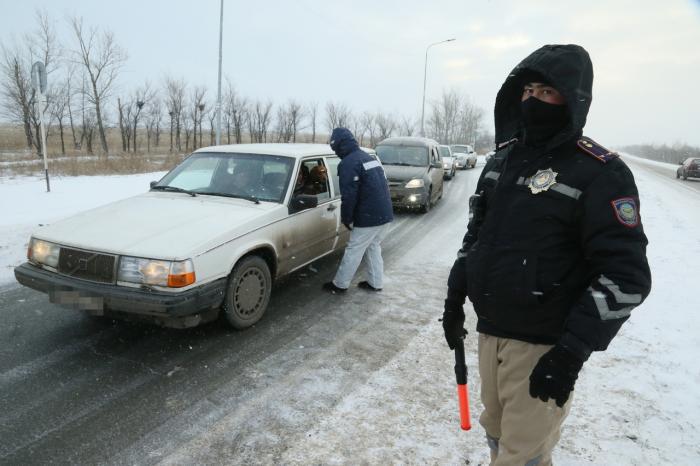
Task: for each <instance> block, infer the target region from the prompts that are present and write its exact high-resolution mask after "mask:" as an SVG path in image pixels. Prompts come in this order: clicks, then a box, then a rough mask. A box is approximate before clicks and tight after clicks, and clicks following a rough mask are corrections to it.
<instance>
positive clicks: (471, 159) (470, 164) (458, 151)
mask: <svg viewBox="0 0 700 466" xmlns="http://www.w3.org/2000/svg"><path fill="white" fill-rule="evenodd" d="M450 148H452V153H453V154H455V157H457V161H458V166H459V168H461V169H462V170H464V169H466V168H474V167H476V153H475V152H474V148H473V147H472V146H470V145H467V144H453V145H451V146H450Z"/></svg>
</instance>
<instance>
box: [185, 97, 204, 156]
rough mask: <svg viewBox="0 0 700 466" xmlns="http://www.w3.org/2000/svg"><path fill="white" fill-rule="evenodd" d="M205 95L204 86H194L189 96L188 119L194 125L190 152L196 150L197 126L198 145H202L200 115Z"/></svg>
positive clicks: (202, 110)
mask: <svg viewBox="0 0 700 466" xmlns="http://www.w3.org/2000/svg"><path fill="white" fill-rule="evenodd" d="M206 94H207V88H206V87H204V86H195V87H194V89H192V94H191V95H190V105H191V106H190V115H189V117H190V119H191V120H192V123H193V125H194V128H193V131H194V140H193V141H192V150H196V149H197V125H199V145H200V146H201V145H202V113H203V112H204V97H205V96H206Z"/></svg>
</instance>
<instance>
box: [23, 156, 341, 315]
mask: <svg viewBox="0 0 700 466" xmlns="http://www.w3.org/2000/svg"><path fill="white" fill-rule="evenodd" d="M339 161H340V160H339V159H338V157H336V156H335V154H333V152H332V151H331V149H330V147H329V146H327V145H322V144H243V145H232V146H217V147H208V148H202V149H199V150H198V151H196V152H194V153H193V154H191V155H190V156H189V157H188V158H187V159H185V160H184V161H183V162H182V163H181V164H180V165H178V166H177V167H175V168H174V169H173V170H172V171H170V172H169V173H168V174H166V175H165V176H164V177H163V178H162V179H161V180H160V181H158V182H153V183H151V190H150V191H149V192H146V193H144V194H141V195H138V196H135V197H132V198H128V199H124V200H122V201H118V202H114V203H112V204H108V205H105V206H103V207H99V208H97V209H93V210H90V211H87V212H83V213H81V214H78V215H75V216H73V217H70V218H67V219H65V220H61V221H59V222H56V223H54V224H52V225H46V226H43V227H40V228H39V229H37V230H36V231H35V232H34V233H33V234H32V237H31V239H30V242H29V250H28V253H27V255H28V261H27V262H25V263H24V264H22V265H20V266H19V267H17V268H16V269H15V277H16V278H17V280H18V281H19V282H20V283H21V284H23V285H26V286H28V287H31V288H34V289H36V290H39V291H42V292H45V293H47V294H48V295H49V299H50V301H51V302H55V303H57V304H61V305H65V306H69V307H74V308H79V309H82V310H85V311H88V312H89V313H91V314H93V315H108V316H112V317H117V318H120V317H133V316H140V317H143V318H147V319H150V320H153V321H155V322H157V323H160V324H162V325H166V326H171V327H191V326H195V325H198V324H200V323H203V322H207V321H210V320H213V319H215V318H216V317H217V316H218V315H219V313H220V312H223V313H224V315H225V317H226V319H227V320H228V322H229V323H230V324H231V325H232V326H233V327H235V328H239V329H242V328H245V327H249V326H250V325H252V324H254V323H255V322H257V321H258V320H259V319H260V318H261V317H262V315H263V313H264V312H265V309H266V308H267V305H268V302H269V298H270V293H271V290H272V284H273V281H274V279H275V278H278V277H280V276H282V275H285V274H288V273H290V272H292V271H294V270H296V269H299V268H300V267H303V266H304V265H306V264H308V263H310V262H312V261H314V260H316V259H318V258H320V257H322V256H324V255H326V254H329V253H331V252H333V251H336V250H338V249H341V248H343V247H344V246H345V244H346V242H347V239H348V236H349V232H348V231H347V229H346V228H345V227H344V226H343V225H342V224H341V222H340V192H339V189H338V178H337V166H338V163H339ZM329 175H330V176H329Z"/></svg>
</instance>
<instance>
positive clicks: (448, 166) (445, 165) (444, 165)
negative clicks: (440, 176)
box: [442, 163, 450, 168]
mask: <svg viewBox="0 0 700 466" xmlns="http://www.w3.org/2000/svg"><path fill="white" fill-rule="evenodd" d="M442 168H450V164H448V163H443V164H442Z"/></svg>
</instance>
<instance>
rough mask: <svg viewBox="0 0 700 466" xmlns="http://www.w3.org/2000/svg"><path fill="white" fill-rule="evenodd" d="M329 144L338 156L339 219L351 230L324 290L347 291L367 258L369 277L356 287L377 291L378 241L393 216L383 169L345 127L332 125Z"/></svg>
mask: <svg viewBox="0 0 700 466" xmlns="http://www.w3.org/2000/svg"><path fill="white" fill-rule="evenodd" d="M330 144H331V149H333V151H334V152H335V153H336V154H337V155H338V157H340V164H339V165H338V176H339V178H340V194H341V206H340V219H341V222H342V223H343V225H345V227H346V228H347V229H348V230H350V240H349V241H348V245H347V246H346V248H345V254H344V255H343V260H342V261H341V262H340V267H338V271H337V272H336V274H335V278H334V279H333V281H330V282H328V283H324V284H323V289H324V290H326V291H330V292H331V293H344V292H345V291H347V289H348V287H349V286H350V282H351V281H352V277H353V276H354V275H355V272H356V271H357V268H358V267H359V266H360V262H362V258H363V257H366V265H367V275H368V277H367V280H366V281H361V282H360V283H358V284H357V286H359V287H360V288H364V289H366V290H370V291H380V290H381V289H382V286H383V283H382V281H383V275H384V262H383V260H382V248H381V242H382V238H384V236H385V235H386V233H387V232H388V231H389V223H390V222H391V221H392V220H393V219H394V214H393V211H392V207H391V195H390V194H389V184H388V183H387V180H386V176H385V175H384V169H383V168H382V164H381V163H380V162H379V160H376V159H375V158H373V157H372V156H370V155H369V154H367V153H366V152H363V151H361V150H360V146H359V144H358V143H357V141H356V140H355V137H354V136H353V135H352V133H351V132H350V130H348V129H347V128H335V129H334V130H333V133H332V134H331V142H330Z"/></svg>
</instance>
